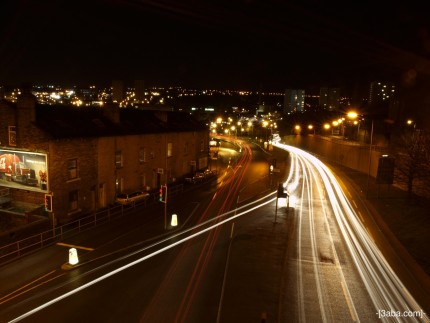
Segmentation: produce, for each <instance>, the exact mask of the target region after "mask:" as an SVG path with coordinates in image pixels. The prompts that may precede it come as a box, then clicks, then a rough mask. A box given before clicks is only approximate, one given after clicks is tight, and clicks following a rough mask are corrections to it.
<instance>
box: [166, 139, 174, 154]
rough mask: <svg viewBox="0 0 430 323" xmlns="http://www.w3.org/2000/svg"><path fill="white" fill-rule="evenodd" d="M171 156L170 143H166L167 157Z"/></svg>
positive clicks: (171, 145) (171, 148)
mask: <svg viewBox="0 0 430 323" xmlns="http://www.w3.org/2000/svg"><path fill="white" fill-rule="evenodd" d="M172 156H173V144H172V143H171V142H169V143H167V157H172Z"/></svg>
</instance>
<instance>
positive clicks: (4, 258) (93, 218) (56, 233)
mask: <svg viewBox="0 0 430 323" xmlns="http://www.w3.org/2000/svg"><path fill="white" fill-rule="evenodd" d="M183 186H184V185H183V184H178V185H174V186H172V187H171V189H170V190H169V196H174V195H177V194H179V193H180V192H182V191H183V189H184V188H183ZM156 201H158V196H157V194H156V193H153V194H151V196H150V197H149V198H148V199H147V200H145V201H142V202H139V203H136V204H134V205H133V207H130V206H124V205H114V206H112V207H109V208H107V209H105V210H102V211H100V212H97V213H94V214H90V215H88V216H85V217H82V218H80V219H78V220H76V221H73V222H69V223H67V224H64V225H61V226H58V227H55V228H53V229H50V230H47V231H44V232H41V233H38V234H35V235H33V236H30V237H28V238H25V239H22V240H19V241H16V242H13V243H10V244H7V245H5V246H1V247H0V264H3V263H6V262H8V261H12V260H14V259H16V258H19V257H21V256H23V255H25V254H28V253H30V252H32V251H36V250H38V249H41V248H43V247H46V246H49V245H52V244H54V243H56V242H58V241H61V240H63V239H65V238H69V237H71V236H73V235H76V234H78V233H80V232H82V231H85V230H88V229H91V228H94V227H96V226H99V225H102V224H105V223H108V222H110V221H112V220H114V219H117V218H120V217H123V216H124V215H126V214H128V213H131V212H132V211H133V210H134V209H135V207H146V205H147V203H150V204H152V203H156Z"/></svg>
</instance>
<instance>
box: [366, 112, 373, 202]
mask: <svg viewBox="0 0 430 323" xmlns="http://www.w3.org/2000/svg"><path fill="white" fill-rule="evenodd" d="M372 145H373V119H372V126H371V129H370V145H369V169H368V172H367V184H366V197H367V198H368V197H369V182H370V169H371V165H372Z"/></svg>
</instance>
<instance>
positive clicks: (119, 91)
mask: <svg viewBox="0 0 430 323" xmlns="http://www.w3.org/2000/svg"><path fill="white" fill-rule="evenodd" d="M124 99H125V87H124V81H122V80H113V81H112V101H113V102H117V103H119V102H121V101H123V100H124Z"/></svg>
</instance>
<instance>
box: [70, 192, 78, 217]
mask: <svg viewBox="0 0 430 323" xmlns="http://www.w3.org/2000/svg"><path fill="white" fill-rule="evenodd" d="M77 209H78V191H77V190H75V191H71V192H69V212H71V211H76V210H77Z"/></svg>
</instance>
